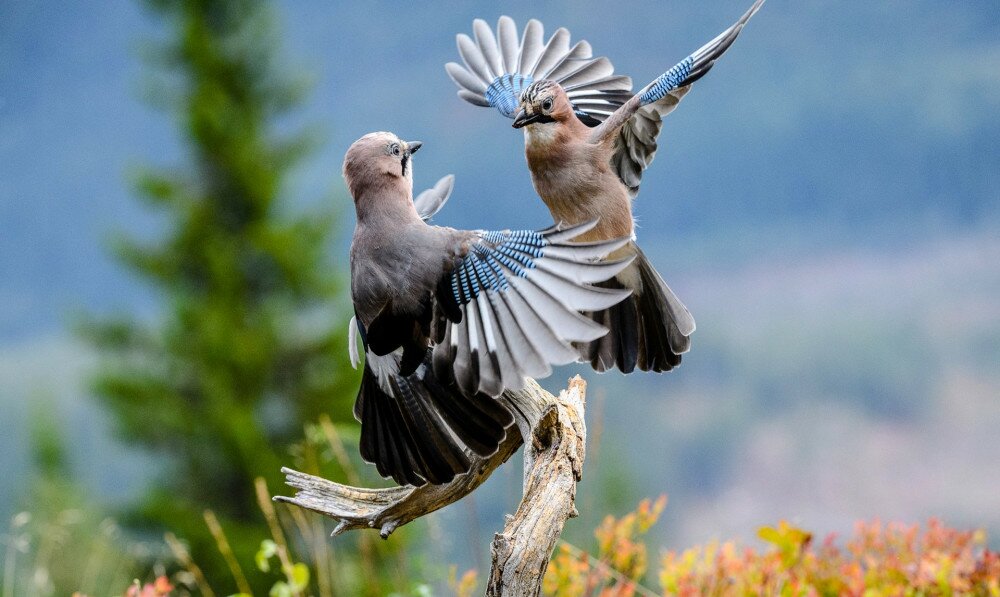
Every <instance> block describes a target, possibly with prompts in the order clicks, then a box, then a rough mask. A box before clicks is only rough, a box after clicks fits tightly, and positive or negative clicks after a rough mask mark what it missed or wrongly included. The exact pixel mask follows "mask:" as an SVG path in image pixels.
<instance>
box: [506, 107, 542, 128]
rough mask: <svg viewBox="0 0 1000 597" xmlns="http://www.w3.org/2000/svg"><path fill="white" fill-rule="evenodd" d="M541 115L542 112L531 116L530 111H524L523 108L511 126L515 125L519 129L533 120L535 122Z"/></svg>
mask: <svg viewBox="0 0 1000 597" xmlns="http://www.w3.org/2000/svg"><path fill="white" fill-rule="evenodd" d="M540 117H541V114H531V115H530V116H529V115H528V113H527V112H525V111H524V108H521V109H520V110H518V111H517V114H516V115H515V116H514V124H512V125H511V126H513V127H514V128H516V129H519V128H521V127H523V126H526V125H529V124H531V123H532V122H535V121H536V120H538V119H539V118H540Z"/></svg>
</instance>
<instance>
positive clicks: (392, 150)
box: [389, 143, 400, 156]
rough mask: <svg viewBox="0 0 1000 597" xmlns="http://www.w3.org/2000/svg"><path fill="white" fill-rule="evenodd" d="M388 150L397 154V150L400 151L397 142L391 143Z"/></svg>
mask: <svg viewBox="0 0 1000 597" xmlns="http://www.w3.org/2000/svg"><path fill="white" fill-rule="evenodd" d="M389 151H391V152H392V155H396V156H398V155H399V152H400V149H399V144H398V143H393V144H392V147H390V148H389Z"/></svg>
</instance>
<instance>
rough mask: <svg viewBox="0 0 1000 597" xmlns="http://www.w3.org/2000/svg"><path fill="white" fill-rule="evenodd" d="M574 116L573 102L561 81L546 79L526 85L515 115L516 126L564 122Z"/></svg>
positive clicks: (517, 127)
mask: <svg viewBox="0 0 1000 597" xmlns="http://www.w3.org/2000/svg"><path fill="white" fill-rule="evenodd" d="M570 118H573V104H571V103H570V101H569V97H567V96H566V91H565V90H564V89H563V88H562V86H561V85H559V83H556V82H554V81H546V80H544V79H542V80H540V81H535V82H534V83H532V84H531V85H528V86H527V87H525V89H524V92H523V93H521V103H520V105H519V106H518V110H517V114H516V115H515V116H514V125H513V126H514V128H516V129H519V128H521V127H524V126H527V125H529V124H546V123H555V122H564V121H566V120H569V119H570Z"/></svg>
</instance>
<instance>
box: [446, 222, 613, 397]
mask: <svg viewBox="0 0 1000 597" xmlns="http://www.w3.org/2000/svg"><path fill="white" fill-rule="evenodd" d="M595 225H596V221H594V222H588V223H586V224H581V225H578V226H573V227H570V228H562V229H560V228H556V227H553V228H549V229H547V230H541V231H530V230H519V231H510V230H507V231H502V232H486V231H480V232H477V233H476V236H475V237H474V239H473V242H472V243H470V244H468V245H467V247H468V248H467V250H466V251H465V253H464V255H461V256H458V257H459V258H458V259H456V261H455V265H454V267H453V268H451V269H450V270H449V271H447V272H445V274H444V276H442V278H441V279H440V281H439V283H438V287H437V291H436V293H435V301H436V305H435V313H436V320H435V321H436V325H439V324H443V325H440V327H439V328H438V329H439V331H438V333H437V334H435V336H436V337H435V340H437V341H438V344H437V345H436V346H435V347H434V369H435V371H436V372H437V375H438V377H439V378H441V379H451V378H453V379H455V381H456V382H457V384H458V387H459V388H460V389H461V390H462V392H463V393H465V394H466V395H471V394H475V393H477V392H482V393H486V394H489V395H491V396H496V395H499V394H500V393H501V392H502V391H503V390H504V389H517V388H520V387H521V386H522V384H523V379H524V378H525V377H544V376H546V375H548V374H549V373H551V365H556V364H565V363H569V362H572V361H575V360H576V359H577V358H578V352H577V351H576V350H575V349H574V348H573V346H572V343H573V342H588V341H591V340H594V339H596V338H599V337H601V336H602V335H604V334H606V333H607V329H606V328H605V327H603V326H601V325H598V324H596V323H594V322H593V321H592V320H590V319H588V318H586V317H584V316H582V315H580V312H581V311H598V310H601V309H606V308H608V307H610V306H611V305H614V304H616V303H618V302H620V301H621V300H623V299H624V298H626V297H627V296H628V295H629V291H627V290H609V289H603V288H597V287H595V286H592V285H591V284H593V283H596V282H603V281H604V280H607V279H609V278H611V277H612V276H614V275H615V274H617V273H618V272H620V271H621V270H622V269H623V268H624V267H626V266H627V265H628V263H630V262H631V258H629V259H624V260H616V261H597V260H598V259H601V258H602V257H605V256H606V255H608V254H609V253H610V252H612V251H614V250H615V249H617V248H619V247H621V246H622V245H624V244H625V243H626V242H627V241H628V239H615V240H610V241H600V242H594V243H574V242H570V241H569V239H571V238H574V237H576V236H578V235H580V234H582V233H584V232H586V231H587V230H590V229H591V228H593V227H594V226H595Z"/></svg>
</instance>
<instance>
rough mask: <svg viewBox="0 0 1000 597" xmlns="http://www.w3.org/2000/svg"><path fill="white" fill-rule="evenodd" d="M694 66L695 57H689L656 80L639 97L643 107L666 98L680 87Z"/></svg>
mask: <svg viewBox="0 0 1000 597" xmlns="http://www.w3.org/2000/svg"><path fill="white" fill-rule="evenodd" d="M692 66H694V57H692V56H688V57H687V58H685V59H684V60H682V61H681V62H679V63H678V64H676V65H674V67H673V68H671V69H670V70H668V71H667V72H665V73H663V74H662V75H660V76H659V77H657V78H656V80H655V81H653V82H652V83H650V84H649V86H648V87H647V88H646V90H645V91H643V92H642V95H640V96H639V102H640V104H641V105H643V106H646V105H648V104H651V103H653V102H656V101H659V100H661V99H663V98H664V96H666V95H667V94H668V93H670V92H671V91H673V90H675V89H677V88H678V87H680V86H681V85H682V84H683V83H684V80H685V79H687V76H688V75H689V74H691V67H692Z"/></svg>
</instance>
